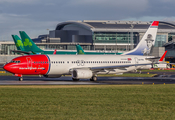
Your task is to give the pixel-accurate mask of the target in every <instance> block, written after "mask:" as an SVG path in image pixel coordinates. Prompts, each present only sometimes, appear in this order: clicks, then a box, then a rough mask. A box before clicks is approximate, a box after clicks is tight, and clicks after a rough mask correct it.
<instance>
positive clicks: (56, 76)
mask: <svg viewBox="0 0 175 120" xmlns="http://www.w3.org/2000/svg"><path fill="white" fill-rule="evenodd" d="M43 76H44V77H46V78H59V77H61V76H62V75H43Z"/></svg>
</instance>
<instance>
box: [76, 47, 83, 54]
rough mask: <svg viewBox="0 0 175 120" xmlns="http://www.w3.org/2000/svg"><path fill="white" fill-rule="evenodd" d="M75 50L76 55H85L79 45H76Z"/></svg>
mask: <svg viewBox="0 0 175 120" xmlns="http://www.w3.org/2000/svg"><path fill="white" fill-rule="evenodd" d="M76 48H77V54H85V52H84V50H83V48H82V47H81V46H80V45H76Z"/></svg>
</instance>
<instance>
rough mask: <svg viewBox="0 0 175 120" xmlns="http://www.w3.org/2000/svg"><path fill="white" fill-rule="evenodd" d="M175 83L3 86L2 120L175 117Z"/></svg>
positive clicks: (0, 111) (162, 118) (0, 91)
mask: <svg viewBox="0 0 175 120" xmlns="http://www.w3.org/2000/svg"><path fill="white" fill-rule="evenodd" d="M174 91H175V85H168V84H166V85H98V86H97V85H80V86H78V85H73V86H72V85H67V86H66V85H55V86H53V85H52V86H48V85H45V86H0V96H1V99H0V108H1V109H0V119H57V120H58V119H59V120H60V119H61V120H65V119H70V120H71V119H76V120H80V119H81V120H82V119H101V120H108V119H110V120H116V119H123V120H125V119H129V120H131V119H142V120H147V119H159V120H164V119H167V120H171V119H175V114H174V112H175V107H174V106H175V101H174V100H175V93H174Z"/></svg>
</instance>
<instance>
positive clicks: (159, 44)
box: [154, 35, 166, 47]
mask: <svg viewBox="0 0 175 120" xmlns="http://www.w3.org/2000/svg"><path fill="white" fill-rule="evenodd" d="M165 43H166V35H157V36H156V41H155V45H154V47H162V46H163V44H165Z"/></svg>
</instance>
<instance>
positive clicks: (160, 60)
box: [159, 51, 167, 62]
mask: <svg viewBox="0 0 175 120" xmlns="http://www.w3.org/2000/svg"><path fill="white" fill-rule="evenodd" d="M166 53H167V51H165V52H164V54H163V55H162V57H161V58H160V59H159V62H162V61H163V59H164V58H165V55H166Z"/></svg>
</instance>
